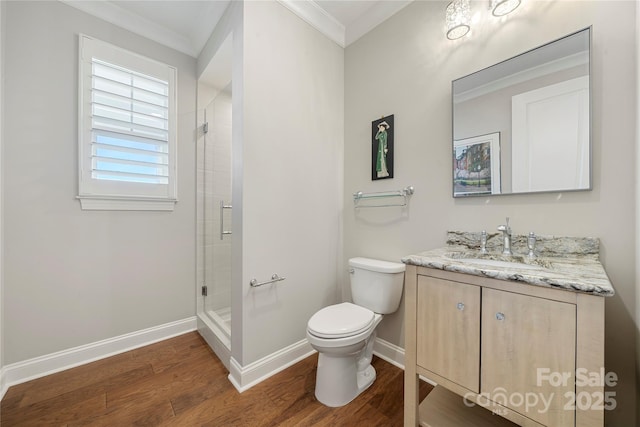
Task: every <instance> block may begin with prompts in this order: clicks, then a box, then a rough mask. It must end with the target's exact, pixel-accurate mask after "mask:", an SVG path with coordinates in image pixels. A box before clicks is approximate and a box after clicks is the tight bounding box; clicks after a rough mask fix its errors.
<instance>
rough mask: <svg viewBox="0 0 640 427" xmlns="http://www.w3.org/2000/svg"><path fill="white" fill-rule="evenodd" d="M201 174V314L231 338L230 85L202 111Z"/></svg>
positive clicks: (225, 338) (217, 331)
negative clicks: (203, 125) (203, 119)
mask: <svg viewBox="0 0 640 427" xmlns="http://www.w3.org/2000/svg"><path fill="white" fill-rule="evenodd" d="M204 116H205V123H206V125H205V127H206V132H204V136H203V138H202V141H203V147H202V149H201V150H199V154H201V155H202V156H203V161H201V162H199V163H200V164H201V165H203V173H202V174H201V183H199V184H200V185H201V188H202V191H200V192H199V194H200V195H201V198H202V199H203V200H202V202H203V203H202V205H201V206H202V209H203V212H202V218H203V223H202V225H203V236H202V259H203V266H202V274H203V286H205V287H206V291H205V292H203V310H202V312H203V314H204V315H205V316H206V317H207V318H208V320H209V321H210V323H211V324H212V328H211V329H212V330H213V332H214V333H215V334H216V336H217V338H218V339H219V340H220V341H221V342H222V343H223V344H224V345H225V346H226V347H227V348H230V340H231V236H232V215H231V212H232V205H231V191H232V190H231V179H232V174H231V170H232V163H231V85H229V87H228V88H226V89H225V90H223V91H221V92H219V93H218V94H217V95H216V96H215V97H214V98H213V99H212V101H211V102H210V103H209V104H208V105H207V107H206V108H205V111H204Z"/></svg>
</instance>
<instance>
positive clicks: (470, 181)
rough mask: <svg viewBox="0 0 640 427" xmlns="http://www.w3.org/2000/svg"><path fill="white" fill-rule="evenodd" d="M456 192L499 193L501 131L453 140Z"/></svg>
mask: <svg viewBox="0 0 640 427" xmlns="http://www.w3.org/2000/svg"><path fill="white" fill-rule="evenodd" d="M453 194H454V196H469V195H480V194H500V132H494V133H490V134H487V135H479V136H474V137H471V138H464V139H459V140H455V141H453Z"/></svg>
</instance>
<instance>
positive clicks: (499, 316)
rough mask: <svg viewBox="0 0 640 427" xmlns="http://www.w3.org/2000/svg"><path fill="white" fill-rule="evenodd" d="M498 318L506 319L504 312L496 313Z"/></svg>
mask: <svg viewBox="0 0 640 427" xmlns="http://www.w3.org/2000/svg"><path fill="white" fill-rule="evenodd" d="M496 319H498V320H504V313H500V312H497V313H496Z"/></svg>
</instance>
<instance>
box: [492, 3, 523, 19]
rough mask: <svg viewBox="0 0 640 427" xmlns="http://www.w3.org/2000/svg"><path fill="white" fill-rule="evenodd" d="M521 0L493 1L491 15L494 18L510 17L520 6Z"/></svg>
mask: <svg viewBox="0 0 640 427" xmlns="http://www.w3.org/2000/svg"><path fill="white" fill-rule="evenodd" d="M520 1H521V0H491V13H492V14H493V16H504V15H508V14H510V13H511V12H513V11H514V10H516V9H517V8H518V6H520Z"/></svg>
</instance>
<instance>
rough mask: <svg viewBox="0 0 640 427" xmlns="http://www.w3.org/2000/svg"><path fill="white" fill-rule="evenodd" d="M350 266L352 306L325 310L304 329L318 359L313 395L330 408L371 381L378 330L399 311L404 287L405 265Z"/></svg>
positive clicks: (359, 262) (357, 261)
mask: <svg viewBox="0 0 640 427" xmlns="http://www.w3.org/2000/svg"><path fill="white" fill-rule="evenodd" d="M349 266H350V273H351V289H352V296H353V300H354V303H349V302H344V303H340V304H334V305H331V306H328V307H325V308H323V309H321V310H319V311H318V312H317V313H315V314H314V315H313V316H311V318H310V319H309V322H308V323H307V340H308V341H309V343H310V344H311V346H312V347H313V348H314V349H315V350H317V351H318V353H319V355H318V369H317V373H316V389H315V395H316V398H317V399H318V401H320V402H321V403H323V404H324V405H326V406H331V407H338V406H343V405H346V404H347V403H349V402H351V401H352V400H353V399H355V398H356V397H357V396H358V395H359V394H360V393H362V392H363V391H365V390H366V389H367V388H369V387H370V386H371V384H373V382H374V381H375V378H376V371H375V369H374V368H373V366H372V365H371V359H372V357H373V345H374V343H375V338H376V327H377V326H378V324H379V323H380V321H381V320H382V318H383V314H387V313H392V312H394V311H396V310H397V308H398V306H399V304H400V297H401V296H402V287H403V284H404V264H399V263H391V262H387V261H378V260H371V259H368V258H353V259H350V260H349ZM374 310H375V311H374Z"/></svg>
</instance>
